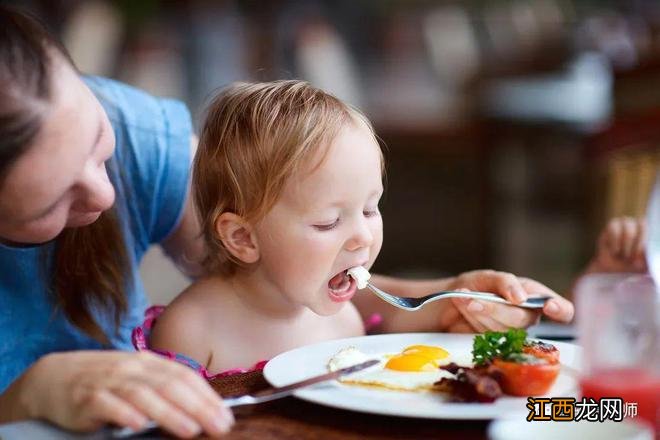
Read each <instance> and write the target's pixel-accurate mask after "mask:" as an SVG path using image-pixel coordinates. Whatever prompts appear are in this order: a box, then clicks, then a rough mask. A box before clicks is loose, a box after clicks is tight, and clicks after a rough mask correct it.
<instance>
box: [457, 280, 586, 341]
mask: <svg viewBox="0 0 660 440" xmlns="http://www.w3.org/2000/svg"><path fill="white" fill-rule="evenodd" d="M448 289H450V290H455V289H465V290H475V291H482V292H492V293H496V294H498V295H500V296H502V297H504V298H505V299H507V300H509V301H510V302H512V303H514V304H520V303H522V302H524V301H525V300H526V299H527V298H528V297H529V296H551V297H552V299H551V300H549V301H547V302H546V304H545V306H544V307H543V313H544V314H545V315H547V316H548V317H549V318H551V319H553V320H555V321H560V322H569V321H571V320H572V319H573V313H574V308H573V304H572V303H571V302H570V301H568V300H566V299H565V298H562V297H561V296H560V295H558V294H557V293H555V292H553V291H552V290H550V289H549V288H548V287H546V286H544V285H543V284H541V283H539V282H537V281H534V280H532V279H529V278H522V277H516V276H515V275H513V274H510V273H506V272H496V271H493V270H476V271H473V272H466V273H463V274H461V275H459V276H457V277H456V278H454V280H453V281H451V282H450V283H449V285H448ZM451 302H452V304H453V305H454V307H455V308H456V311H457V312H458V313H453V316H451V318H453V319H449V320H447V322H446V324H447V330H448V331H453V332H474V331H477V332H484V331H486V330H499V331H501V330H506V329H508V328H510V327H515V328H525V327H529V326H530V325H533V324H535V323H536V322H538V319H539V318H540V312H537V311H535V310H530V309H523V308H520V307H513V306H508V305H506V304H498V303H494V302H490V301H480V300H472V299H464V298H452V299H451Z"/></svg>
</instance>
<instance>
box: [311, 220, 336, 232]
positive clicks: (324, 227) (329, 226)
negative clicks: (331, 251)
mask: <svg viewBox="0 0 660 440" xmlns="http://www.w3.org/2000/svg"><path fill="white" fill-rule="evenodd" d="M338 224H339V219H337V220H335V221H334V222H332V223H329V224H326V225H314V228H316V229H317V230H319V231H329V230H331V229H334V228H335V227H337V225H338Z"/></svg>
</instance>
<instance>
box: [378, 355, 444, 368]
mask: <svg viewBox="0 0 660 440" xmlns="http://www.w3.org/2000/svg"><path fill="white" fill-rule="evenodd" d="M385 368H387V369H389V370H397V371H435V370H437V369H438V366H437V365H436V364H435V362H434V361H433V360H431V359H429V358H427V357H425V356H420V355H418V354H398V355H396V356H393V357H391V358H390V360H389V361H387V363H386V364H385Z"/></svg>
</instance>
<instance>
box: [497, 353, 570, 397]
mask: <svg viewBox="0 0 660 440" xmlns="http://www.w3.org/2000/svg"><path fill="white" fill-rule="evenodd" d="M541 359H542V358H541ZM493 366H494V367H495V368H497V369H498V370H499V371H500V372H501V373H502V378H501V381H500V385H501V386H502V389H503V390H504V392H505V393H506V394H510V395H512V396H539V395H543V394H545V393H547V392H548V391H549V390H550V387H552V384H553V383H555V380H556V379H557V376H558V375H559V370H560V368H561V365H559V362H558V361H557V362H555V363H552V364H551V363H548V361H546V360H541V361H540V362H538V363H537V362H534V363H526V362H517V361H516V362H514V361H505V360H502V359H494V360H493Z"/></svg>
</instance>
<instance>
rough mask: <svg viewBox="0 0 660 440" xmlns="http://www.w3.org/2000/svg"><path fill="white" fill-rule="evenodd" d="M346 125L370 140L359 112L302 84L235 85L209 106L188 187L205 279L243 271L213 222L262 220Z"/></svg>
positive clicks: (299, 82) (274, 82)
mask: <svg viewBox="0 0 660 440" xmlns="http://www.w3.org/2000/svg"><path fill="white" fill-rule="evenodd" d="M348 124H362V125H364V126H366V127H367V128H368V129H369V131H370V132H371V133H372V135H373V134H374V131H373V128H372V126H371V123H370V122H369V121H368V119H367V118H366V117H365V116H364V115H363V114H362V113H360V111H358V110H357V109H355V108H353V107H351V106H349V105H348V104H345V103H344V102H342V101H341V100H339V99H337V98H336V97H334V96H332V95H330V94H329V93H326V92H324V91H323V90H320V89H318V88H316V87H313V86H311V85H310V84H309V83H306V82H304V81H297V80H289V81H273V82H266V83H236V84H233V85H232V86H230V87H227V88H226V89H224V90H223V91H222V92H221V93H219V94H218V95H217V96H216V97H215V98H214V99H213V100H212V102H211V104H210V105H209V107H208V110H207V114H206V118H205V122H204V124H203V127H202V131H201V134H200V139H199V147H198V149H197V154H196V155H195V161H194V164H193V184H192V187H193V197H194V200H195V208H196V212H197V215H198V216H199V218H200V222H201V225H202V235H203V237H204V242H205V246H206V249H207V255H206V258H205V260H204V262H203V264H204V268H205V269H206V271H207V272H208V273H220V274H223V275H231V274H233V273H234V272H235V271H236V270H237V269H238V268H239V267H242V266H243V264H242V262H240V261H238V260H237V259H235V258H234V257H233V255H232V254H231V253H230V252H229V251H228V250H227V249H226V248H225V246H224V244H223V243H222V240H221V238H220V237H219V236H218V234H217V232H216V228H215V222H216V219H217V218H218V217H219V216H220V215H221V214H222V213H223V212H232V213H234V214H237V215H239V216H241V217H243V218H244V219H245V220H246V221H249V222H257V221H259V220H260V219H261V218H262V217H263V216H264V215H265V214H266V213H267V212H268V211H269V210H270V209H271V208H272V207H273V205H274V204H275V203H276V202H277V200H278V198H279V197H280V194H281V192H282V189H283V188H284V185H285V184H286V182H287V181H288V179H289V178H290V177H291V176H292V175H293V174H294V173H296V172H298V171H301V170H302V171H304V170H310V169H311V170H313V169H314V168H315V166H318V165H319V163H314V162H315V161H317V160H318V158H320V160H318V162H321V161H323V158H324V155H325V152H327V148H328V147H329V146H330V144H331V143H332V141H333V140H334V138H335V137H336V136H337V134H338V133H339V132H340V130H341V129H342V128H343V127H345V126H346V125H348ZM374 138H375V135H374ZM381 159H382V157H381ZM382 163H383V161H382V160H381V164H382Z"/></svg>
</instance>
